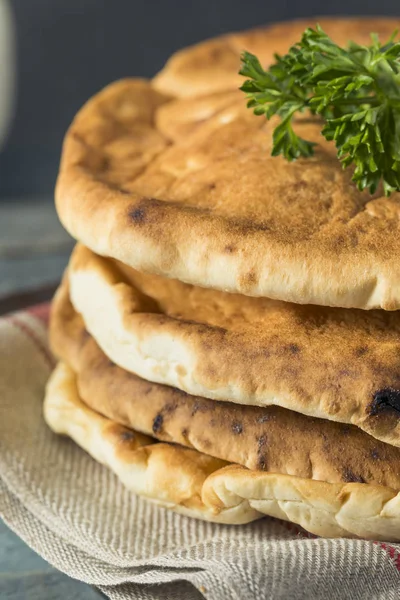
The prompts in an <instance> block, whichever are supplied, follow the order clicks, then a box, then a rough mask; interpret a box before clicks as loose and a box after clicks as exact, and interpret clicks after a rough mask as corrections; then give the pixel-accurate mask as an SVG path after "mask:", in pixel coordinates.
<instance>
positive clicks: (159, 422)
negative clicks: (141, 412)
mask: <svg viewBox="0 0 400 600" xmlns="http://www.w3.org/2000/svg"><path fill="white" fill-rule="evenodd" d="M163 423H164V417H163V416H162V414H161V413H158V415H156V417H155V419H154V421H153V433H159V432H160V431H161V429H162V427H163Z"/></svg>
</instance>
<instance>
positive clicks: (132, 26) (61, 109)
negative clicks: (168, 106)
mask: <svg viewBox="0 0 400 600" xmlns="http://www.w3.org/2000/svg"><path fill="white" fill-rule="evenodd" d="M0 2H1V0H0ZM9 3H10V6H11V8H12V11H13V13H14V19H15V26H16V46H17V82H16V83H17V89H16V98H15V99H16V105H15V111H14V118H13V121H12V124H11V130H10V132H9V136H8V138H7V141H6V144H5V146H4V147H3V151H2V152H0V201H1V197H7V198H10V197H13V196H14V197H15V196H22V195H24V196H25V195H26V194H32V195H37V194H44V193H45V194H51V192H52V190H53V187H54V181H55V177H56V171H57V166H58V161H59V155H60V147H61V143H62V138H63V134H64V132H65V129H66V127H67V126H68V124H69V122H70V120H71V119H72V117H73V115H74V113H75V112H76V111H77V109H78V108H79V107H80V106H81V105H82V103H83V102H84V101H85V100H86V99H87V98H88V97H89V96H91V95H92V94H93V93H95V92H96V91H97V90H99V89H100V88H101V87H102V86H104V85H105V84H107V83H109V82H110V81H112V80H115V79H118V78H120V77H123V76H127V75H141V76H152V75H153V74H155V73H156V72H157V71H158V70H159V69H160V68H161V67H162V65H163V63H164V62H165V60H166V58H167V57H168V56H169V55H170V54H171V53H172V52H173V51H174V50H176V49H177V48H180V47H182V46H185V45H188V44H192V43H194V42H197V41H199V40H201V39H204V38H206V37H210V36H214V35H217V34H219V33H223V32H227V31H230V30H235V29H241V28H247V27H250V26H254V25H258V24H261V23H267V22H271V21H277V20H284V19H291V18H296V17H302V16H310V15H318V14H360V13H362V14H377V13H380V14H384V15H395V14H396V13H397V14H400V4H399V0H380V2H377V1H376V0H364V1H361V0H336V1H335V2H333V1H331V2H329V1H327V2H321V1H320V0H280V1H274V2H272V1H270V0H253V1H251V0H250V1H247V2H245V1H244V0H208V1H203V2H190V1H189V0H169V1H168V2H167V1H162V0H159V1H154V0H153V1H151V0H148V1H147V2H146V1H144V0H10V2H9ZM0 86H1V82H0ZM0 92H1V90H0Z"/></svg>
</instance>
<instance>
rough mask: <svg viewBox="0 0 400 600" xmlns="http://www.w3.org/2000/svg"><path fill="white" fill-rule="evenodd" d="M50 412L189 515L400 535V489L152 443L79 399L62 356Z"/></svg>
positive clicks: (148, 492)
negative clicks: (259, 466) (266, 468)
mask: <svg viewBox="0 0 400 600" xmlns="http://www.w3.org/2000/svg"><path fill="white" fill-rule="evenodd" d="M44 415H45V419H46V421H47V423H48V425H49V426H50V427H51V429H53V431H55V432H56V433H60V434H65V435H68V436H69V437H71V438H72V439H73V440H74V441H75V442H76V443H77V444H78V445H79V446H81V447H82V448H83V449H84V450H86V451H87V452H88V453H89V454H91V455H92V456H93V458H94V459H95V460H97V461H99V462H100V463H102V464H104V465H106V466H107V467H108V468H110V469H111V470H112V471H113V472H114V473H115V474H116V475H117V477H118V478H119V479H120V480H121V482H122V483H123V484H124V485H125V486H126V487H127V488H128V489H130V490H131V491H132V492H134V493H136V494H139V495H141V496H144V497H145V498H147V499H149V500H152V501H153V502H156V503H157V504H159V505H160V506H164V507H166V508H170V509H173V510H175V511H176V512H179V513H182V514H184V515H188V516H192V517H196V518H198V519H204V520H208V521H215V522H217V523H232V524H241V523H248V522H250V521H253V520H255V519H257V518H259V517H261V516H263V515H269V516H272V517H277V518H279V519H284V520H286V521H292V522H293V523H297V524H298V525H300V526H302V527H304V528H305V529H307V530H308V531H310V532H311V533H314V534H316V535H322V536H326V537H354V536H358V537H365V538H369V539H374V540H378V539H381V540H400V494H398V493H397V492H396V491H395V490H392V489H390V488H387V487H383V486H374V485H368V484H363V483H344V484H343V483H336V484H334V483H325V482H322V481H313V480H310V479H302V478H300V477H293V476H290V475H281V474H274V473H265V472H262V471H249V470H247V469H245V468H244V467H240V466H237V465H228V466H227V467H225V468H221V466H222V464H223V463H222V461H218V460H217V459H215V458H211V457H210V456H207V455H205V454H202V453H200V452H196V451H195V450H190V449H187V448H181V447H179V446H174V445H171V444H164V443H153V444H151V443H150V440H149V439H148V438H146V437H145V436H142V435H141V434H138V433H136V432H134V431H132V430H129V429H127V428H125V427H122V426H121V425H117V424H116V423H113V422H112V421H111V420H110V419H106V418H104V417H102V416H100V415H98V414H97V413H95V412H94V411H93V410H91V409H90V408H88V407H86V406H85V404H84V403H83V402H82V401H81V400H80V398H79V396H78V393H77V388H76V383H75V379H74V374H73V372H72V371H71V369H70V368H69V367H67V366H66V365H64V364H63V363H59V365H58V366H57V367H56V369H55V371H54V373H53V374H52V376H51V378H50V381H49V383H48V386H47V391H46V397H45V401H44Z"/></svg>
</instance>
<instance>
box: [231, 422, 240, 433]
mask: <svg viewBox="0 0 400 600" xmlns="http://www.w3.org/2000/svg"><path fill="white" fill-rule="evenodd" d="M232 431H233V433H234V434H235V435H240V434H241V433H243V425H242V424H241V423H239V421H233V423H232Z"/></svg>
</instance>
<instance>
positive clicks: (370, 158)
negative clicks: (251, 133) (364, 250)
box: [240, 26, 400, 196]
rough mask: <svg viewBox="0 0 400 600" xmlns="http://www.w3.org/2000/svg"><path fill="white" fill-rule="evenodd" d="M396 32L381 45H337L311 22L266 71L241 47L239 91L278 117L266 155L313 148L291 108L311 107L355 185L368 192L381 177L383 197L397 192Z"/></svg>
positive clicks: (399, 96) (399, 100)
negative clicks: (351, 169) (350, 170)
mask: <svg viewBox="0 0 400 600" xmlns="http://www.w3.org/2000/svg"><path fill="white" fill-rule="evenodd" d="M396 34H397V32H395V33H394V34H393V35H392V37H391V38H390V40H389V41H388V42H387V43H386V44H384V45H382V44H381V43H380V42H379V38H378V36H377V35H375V34H371V41H372V43H371V45H370V46H360V45H359V44H356V43H354V42H350V43H349V45H348V47H347V48H341V47H340V46H338V45H337V44H336V43H335V42H333V40H331V39H330V37H329V36H328V35H327V34H326V33H325V32H324V31H323V30H322V29H321V27H319V26H317V27H316V29H311V28H309V29H307V30H306V31H305V32H304V34H303V36H302V38H301V41H300V42H298V43H297V44H295V45H294V46H292V47H291V48H290V50H289V52H288V53H287V54H285V55H284V56H279V55H275V63H274V64H273V65H272V66H270V67H269V69H268V70H265V69H263V67H262V66H261V64H260V61H259V60H258V58H257V57H256V56H254V55H253V54H250V52H243V54H242V67H241V70H240V74H241V75H244V76H245V77H247V78H248V79H247V81H245V83H244V84H243V85H242V87H241V89H242V90H243V91H244V92H245V93H246V94H247V97H248V98H249V101H248V106H249V107H250V108H253V109H254V113H255V114H256V115H265V116H266V117H267V119H270V118H271V117H272V116H273V115H278V116H279V117H280V119H281V121H280V123H279V125H278V126H277V127H276V128H275V129H274V132H273V148H272V155H273V156H277V155H283V156H284V157H285V158H286V159H287V160H289V161H292V160H295V159H297V158H299V157H309V156H312V155H313V153H314V146H315V144H314V143H313V142H310V141H307V140H305V139H302V138H301V137H299V136H298V135H297V134H296V132H295V131H294V129H293V125H292V123H293V118H294V116H295V114H296V113H298V112H303V111H304V110H306V109H307V110H309V111H311V113H313V114H316V115H320V116H321V117H322V119H323V121H324V124H323V128H322V135H323V136H324V137H325V138H326V139H327V140H333V142H334V143H335V145H336V148H337V153H338V158H339V160H340V161H341V163H342V165H343V167H344V168H345V167H348V166H349V165H353V166H354V174H353V181H354V182H355V183H356V184H357V187H358V189H359V190H363V189H365V188H369V190H370V192H371V193H374V192H375V191H376V189H377V187H378V184H379V183H380V181H381V180H382V183H383V189H384V192H385V194H386V195H387V196H389V195H390V194H391V192H393V191H400V43H398V42H397V43H396V42H395V41H394V39H395V36H396Z"/></svg>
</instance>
